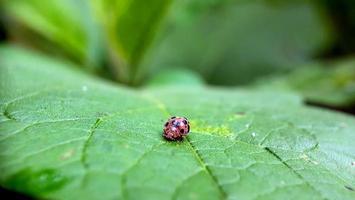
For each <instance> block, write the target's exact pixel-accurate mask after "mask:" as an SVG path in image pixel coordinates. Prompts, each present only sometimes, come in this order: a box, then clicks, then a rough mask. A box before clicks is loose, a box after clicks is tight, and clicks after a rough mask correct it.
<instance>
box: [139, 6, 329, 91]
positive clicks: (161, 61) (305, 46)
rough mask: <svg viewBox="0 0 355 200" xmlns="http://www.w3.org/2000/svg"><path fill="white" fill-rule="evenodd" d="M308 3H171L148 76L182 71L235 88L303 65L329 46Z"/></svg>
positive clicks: (316, 10) (315, 8) (326, 30)
mask: <svg viewBox="0 0 355 200" xmlns="http://www.w3.org/2000/svg"><path fill="white" fill-rule="evenodd" d="M314 3H315V2H311V1H302V0H301V1H196V0H194V1H184V0H182V1H175V3H174V4H173V5H172V9H171V12H170V14H169V16H168V20H167V25H166V26H165V28H164V29H162V31H161V32H162V33H161V34H160V37H159V38H158V39H157V41H156V43H155V44H154V45H153V47H152V52H151V54H150V56H149V57H147V59H146V60H145V64H144V65H145V66H147V68H149V69H150V73H151V74H154V73H156V71H159V70H160V69H161V68H167V67H172V68H173V67H174V66H185V67H187V68H190V69H195V70H196V71H198V72H200V73H201V74H202V75H203V76H204V77H205V78H206V79H207V80H208V82H209V83H213V84H223V85H236V84H246V83H250V82H251V81H252V80H254V79H255V78H257V77H260V76H263V75H266V74H272V73H274V72H284V71H289V70H291V69H293V67H294V66H297V65H299V64H301V63H304V62H307V61H309V60H310V59H311V57H312V56H314V54H317V53H318V52H319V51H321V50H322V49H323V48H324V47H326V46H327V45H328V44H329V42H330V41H331V39H332V38H331V36H332V34H331V28H330V26H329V24H328V23H327V19H326V18H325V17H324V15H323V14H322V12H321V11H320V9H319V7H318V6H317V5H316V4H314Z"/></svg>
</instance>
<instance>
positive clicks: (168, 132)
mask: <svg viewBox="0 0 355 200" xmlns="http://www.w3.org/2000/svg"><path fill="white" fill-rule="evenodd" d="M189 132H190V124H189V121H188V120H187V119H186V118H185V117H171V118H170V119H169V120H168V121H167V122H166V123H165V125H164V131H163V137H164V138H165V139H167V140H171V141H176V140H182V139H183V136H185V135H187V134H188V133H189Z"/></svg>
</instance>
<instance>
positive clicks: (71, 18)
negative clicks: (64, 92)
mask: <svg viewBox="0 0 355 200" xmlns="http://www.w3.org/2000/svg"><path fill="white" fill-rule="evenodd" d="M2 6H3V9H4V11H5V13H6V14H7V15H8V18H9V19H11V20H12V21H10V22H8V23H9V24H7V26H8V29H9V31H10V33H12V35H13V37H15V39H17V40H20V41H23V42H24V43H27V44H29V45H30V46H39V47H40V48H42V49H44V50H45V51H49V52H53V53H62V54H65V55H67V56H68V57H70V58H72V59H73V60H75V61H77V62H79V63H81V64H84V65H85V66H86V67H91V68H93V67H98V65H99V64H100V62H101V60H102V49H103V47H102V45H103V44H102V37H101V36H100V34H101V33H100V31H99V29H98V27H97V25H96V23H95V21H94V19H93V18H92V14H91V9H90V5H89V4H88V3H87V1H85V0H51V1H42V0H26V1H23V0H10V1H4V3H3V5H2ZM21 26H24V27H25V28H26V29H29V30H30V31H32V32H29V31H28V30H26V29H24V28H20V27H21ZM31 35H33V36H31Z"/></svg>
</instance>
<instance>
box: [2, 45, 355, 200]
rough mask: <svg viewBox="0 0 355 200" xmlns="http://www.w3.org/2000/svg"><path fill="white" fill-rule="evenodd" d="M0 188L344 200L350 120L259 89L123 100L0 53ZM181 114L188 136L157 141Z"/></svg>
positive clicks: (37, 61)
mask: <svg viewBox="0 0 355 200" xmlns="http://www.w3.org/2000/svg"><path fill="white" fill-rule="evenodd" d="M0 57H1V60H0V69H1V71H0V72H1V73H0V84H1V85H0V87H1V90H0V91H1V93H0V95H1V102H0V104H1V106H0V111H1V116H0V117H1V118H0V121H1V122H0V149H1V151H0V160H1V162H0V170H1V173H0V183H1V185H2V186H5V187H7V188H10V189H14V190H17V191H20V192H24V193H27V194H30V195H33V196H35V197H40V198H55V199H79V198H80V199H114V198H116V199H117V198H125V199H159V198H160V199H224V198H228V199H354V198H355V192H354V187H355V184H354V182H355V171H354V164H353V163H354V160H355V158H354V155H355V146H354V144H353V142H354V141H355V135H354V130H355V120H354V118H353V117H350V116H346V115H343V114H339V113H332V112H328V111H322V110H319V109H313V108H308V107H305V106H303V105H302V104H301V101H300V100H299V98H298V97H296V96H293V95H290V94H282V93H272V92H267V91H247V90H236V89H233V90H231V89H229V90H224V89H208V88H201V87H190V88H182V87H178V88H164V89H155V90H152V89H150V90H143V91H142V90H140V91H136V90H131V89H127V88H124V87H120V86H115V85H111V84H110V83H105V82H102V81H100V80H96V79H94V78H91V77H88V76H86V75H83V74H80V73H79V72H76V71H73V69H71V68H70V67H67V66H66V64H65V63H61V62H60V61H56V60H51V59H48V58H46V57H43V56H41V55H34V54H29V53H26V52H25V51H23V50H19V49H16V48H9V47H2V48H1V49H0ZM170 115H181V116H186V117H188V118H189V119H190V121H191V125H192V126H191V127H192V129H191V134H190V135H189V136H188V137H187V138H186V139H185V140H184V141H183V142H177V143H175V142H166V141H164V140H163V139H162V137H161V131H162V125H163V123H164V121H165V120H166V119H167V118H168V117H169V116H170Z"/></svg>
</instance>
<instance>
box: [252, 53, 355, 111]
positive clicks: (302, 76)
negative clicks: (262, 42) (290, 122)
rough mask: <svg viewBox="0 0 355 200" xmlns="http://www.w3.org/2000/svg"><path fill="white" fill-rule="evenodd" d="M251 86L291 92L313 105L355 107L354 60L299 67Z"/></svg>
mask: <svg viewBox="0 0 355 200" xmlns="http://www.w3.org/2000/svg"><path fill="white" fill-rule="evenodd" d="M254 86H256V87H258V88H264V89H265V88H266V89H268V90H269V89H274V90H276V89H280V90H286V91H294V92H297V93H299V94H300V95H302V96H303V97H304V98H305V99H306V100H307V101H310V102H313V103H318V104H323V105H328V106H338V107H347V106H352V105H354V104H355V59H353V58H352V59H350V58H349V59H347V60H341V61H337V62H332V63H315V64H312V65H306V66H302V67H299V69H296V70H295V71H293V72H291V73H289V74H287V75H278V76H277V75H275V76H273V77H268V78H263V79H261V80H258V81H257V82H256V83H254Z"/></svg>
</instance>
